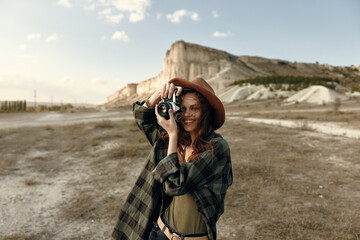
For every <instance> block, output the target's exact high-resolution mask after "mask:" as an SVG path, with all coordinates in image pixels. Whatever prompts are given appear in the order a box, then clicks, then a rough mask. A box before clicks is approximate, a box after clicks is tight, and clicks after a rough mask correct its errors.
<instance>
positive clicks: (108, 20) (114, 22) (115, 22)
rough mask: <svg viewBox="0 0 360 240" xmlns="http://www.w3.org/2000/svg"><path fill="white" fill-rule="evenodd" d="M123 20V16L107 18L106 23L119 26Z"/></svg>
mask: <svg viewBox="0 0 360 240" xmlns="http://www.w3.org/2000/svg"><path fill="white" fill-rule="evenodd" d="M123 18H124V15H123V14H118V15H108V16H105V19H106V21H107V22H109V23H113V24H118V23H119V22H120V21H121V19H123Z"/></svg>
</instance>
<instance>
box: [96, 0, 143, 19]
mask: <svg viewBox="0 0 360 240" xmlns="http://www.w3.org/2000/svg"><path fill="white" fill-rule="evenodd" d="M99 2H100V3H101V4H102V5H104V6H110V7H112V8H114V9H116V10H118V11H120V12H122V13H125V12H127V13H129V21H130V22H138V21H141V20H143V19H144V18H145V13H146V11H147V9H148V7H149V6H150V0H99Z"/></svg>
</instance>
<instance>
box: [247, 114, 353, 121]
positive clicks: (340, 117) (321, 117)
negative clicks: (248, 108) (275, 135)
mask: <svg viewBox="0 0 360 240" xmlns="http://www.w3.org/2000/svg"><path fill="white" fill-rule="evenodd" d="M246 117H258V118H275V119H294V120H300V119H306V120H313V121H326V122H327V121H333V122H360V112H342V111H338V112H333V111H327V112H302V113H298V112H273V113H261V112H252V113H249V114H247V115H246Z"/></svg>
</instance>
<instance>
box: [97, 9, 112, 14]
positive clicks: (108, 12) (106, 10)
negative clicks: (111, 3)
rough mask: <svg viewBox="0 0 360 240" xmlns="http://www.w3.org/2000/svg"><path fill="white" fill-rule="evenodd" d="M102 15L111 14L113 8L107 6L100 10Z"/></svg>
mask: <svg viewBox="0 0 360 240" xmlns="http://www.w3.org/2000/svg"><path fill="white" fill-rule="evenodd" d="M99 14H100V15H110V14H111V8H106V9H104V10H102V11H101V12H99Z"/></svg>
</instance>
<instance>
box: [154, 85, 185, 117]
mask: <svg viewBox="0 0 360 240" xmlns="http://www.w3.org/2000/svg"><path fill="white" fill-rule="evenodd" d="M176 93H177V89H174V93H173V96H172V99H170V98H164V100H163V101H162V102H161V103H159V105H158V107H157V111H158V113H159V115H160V116H162V117H164V118H165V119H169V118H170V115H169V110H170V109H172V110H173V111H174V118H175V121H176V122H180V118H181V112H182V111H183V109H184V108H183V106H181V104H180V98H179V97H178V96H176Z"/></svg>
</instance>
